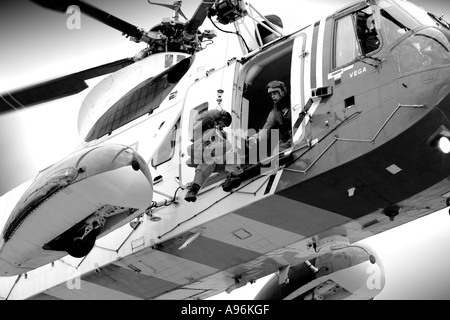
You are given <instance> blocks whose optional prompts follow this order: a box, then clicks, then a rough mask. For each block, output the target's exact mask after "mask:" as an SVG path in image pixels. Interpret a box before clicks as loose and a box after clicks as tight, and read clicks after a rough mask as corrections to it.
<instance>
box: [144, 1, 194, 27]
mask: <svg viewBox="0 0 450 320" xmlns="http://www.w3.org/2000/svg"><path fill="white" fill-rule="evenodd" d="M147 1H148V3H150V4H153V5H155V6H161V7H165V8H169V9H171V10H173V11H175V14H174V16H173V20H174V21H176V22H178V21H179V20H180V15H181V16H182V17H183V18H184V19H185V20H188V18H186V16H185V15H184V13H183V11H181V3H182V1H181V0H179V1H174V2H173V5H171V4H165V3H159V2H152V1H150V0H147Z"/></svg>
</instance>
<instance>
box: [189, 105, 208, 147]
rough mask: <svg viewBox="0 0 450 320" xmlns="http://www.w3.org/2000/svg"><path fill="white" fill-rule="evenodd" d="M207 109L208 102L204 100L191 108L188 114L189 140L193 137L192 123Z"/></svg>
mask: <svg viewBox="0 0 450 320" xmlns="http://www.w3.org/2000/svg"><path fill="white" fill-rule="evenodd" d="M206 111H208V102H204V103H202V104H200V105H199V106H197V107H195V108H194V109H192V110H191V114H190V115H189V141H191V140H192V138H193V137H194V124H195V123H196V122H197V121H199V119H200V118H201V116H202V114H203V113H205V112H206Z"/></svg>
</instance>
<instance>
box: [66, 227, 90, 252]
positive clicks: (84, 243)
mask: <svg viewBox="0 0 450 320" xmlns="http://www.w3.org/2000/svg"><path fill="white" fill-rule="evenodd" d="M97 234H98V230H92V231H91V232H90V233H88V234H87V235H86V237H84V239H81V238H79V237H76V238H74V239H73V240H72V241H70V242H69V243H68V245H67V253H68V254H70V255H71V256H72V257H74V258H83V257H85V256H86V255H87V254H88V253H89V252H91V250H92V248H93V247H94V244H95V240H96V239H97Z"/></svg>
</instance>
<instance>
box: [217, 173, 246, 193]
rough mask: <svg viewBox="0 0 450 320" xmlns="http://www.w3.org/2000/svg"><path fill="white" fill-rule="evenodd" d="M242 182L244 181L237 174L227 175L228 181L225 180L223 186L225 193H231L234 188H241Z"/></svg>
mask: <svg viewBox="0 0 450 320" xmlns="http://www.w3.org/2000/svg"><path fill="white" fill-rule="evenodd" d="M241 181H242V179H241V178H239V177H238V176H237V175H236V174H235V173H233V172H230V173H229V174H228V175H227V179H226V180H225V182H224V183H223V185H222V189H223V191H225V192H230V191H231V190H233V189H234V188H237V187H239V186H240V185H241Z"/></svg>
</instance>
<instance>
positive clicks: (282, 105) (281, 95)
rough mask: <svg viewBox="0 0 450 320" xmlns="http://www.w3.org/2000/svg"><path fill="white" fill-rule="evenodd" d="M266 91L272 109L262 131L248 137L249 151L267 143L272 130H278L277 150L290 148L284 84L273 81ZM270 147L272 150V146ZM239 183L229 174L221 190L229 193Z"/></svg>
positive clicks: (290, 128) (231, 173) (288, 119)
mask: <svg viewBox="0 0 450 320" xmlns="http://www.w3.org/2000/svg"><path fill="white" fill-rule="evenodd" d="M266 91H267V94H268V95H269V96H270V98H271V99H272V101H273V109H272V110H271V111H270V113H269V115H268V116H267V119H266V123H265V124H264V126H263V128H262V130H260V131H259V132H258V133H257V134H255V135H253V136H251V137H249V139H248V140H247V145H248V148H249V149H251V148H253V147H255V146H257V145H258V144H259V145H261V144H262V143H268V141H270V134H271V132H272V130H279V131H278V133H279V139H280V141H279V150H285V149H287V148H289V147H291V146H292V127H291V126H292V124H291V106H290V99H289V95H288V90H287V87H286V84H285V83H284V82H282V81H278V80H274V81H271V82H269V83H268V84H267V86H266ZM270 147H271V150H272V148H273V146H270ZM240 183H241V178H240V177H238V176H237V174H236V173H234V172H230V173H229V174H228V176H227V179H226V181H225V182H224V184H223V185H222V189H223V190H224V191H227V192H229V191H231V190H232V189H234V188H237V187H239V185H240Z"/></svg>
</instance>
